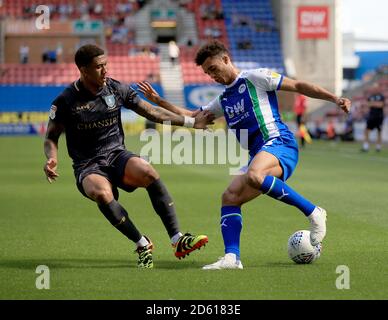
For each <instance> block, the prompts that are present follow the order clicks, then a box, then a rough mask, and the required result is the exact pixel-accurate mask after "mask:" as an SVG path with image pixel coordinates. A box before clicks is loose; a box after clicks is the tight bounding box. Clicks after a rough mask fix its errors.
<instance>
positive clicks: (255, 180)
mask: <svg viewBox="0 0 388 320" xmlns="http://www.w3.org/2000/svg"><path fill="white" fill-rule="evenodd" d="M264 179H265V175H264V174H263V173H262V172H257V171H251V170H248V172H247V173H246V182H247V184H248V185H249V186H250V187H252V188H254V189H259V188H260V187H261V185H262V184H263V181H264Z"/></svg>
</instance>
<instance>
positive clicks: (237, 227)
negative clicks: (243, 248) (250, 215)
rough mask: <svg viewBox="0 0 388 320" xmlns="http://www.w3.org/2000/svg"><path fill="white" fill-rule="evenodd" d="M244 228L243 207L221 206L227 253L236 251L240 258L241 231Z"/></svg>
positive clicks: (222, 227)
mask: <svg viewBox="0 0 388 320" xmlns="http://www.w3.org/2000/svg"><path fill="white" fill-rule="evenodd" d="M241 229H242V215H241V208H240V207H237V206H224V207H222V208H221V232H222V238H223V239H224V245H225V254H226V253H234V254H235V255H236V256H237V259H240V233H241Z"/></svg>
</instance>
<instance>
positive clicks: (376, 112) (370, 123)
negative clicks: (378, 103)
mask: <svg viewBox="0 0 388 320" xmlns="http://www.w3.org/2000/svg"><path fill="white" fill-rule="evenodd" d="M383 121H384V113H383V109H381V108H379V109H372V110H371V111H370V112H369V115H368V119H367V121H366V127H367V129H368V130H373V129H377V130H378V131H381V126H382V125H383Z"/></svg>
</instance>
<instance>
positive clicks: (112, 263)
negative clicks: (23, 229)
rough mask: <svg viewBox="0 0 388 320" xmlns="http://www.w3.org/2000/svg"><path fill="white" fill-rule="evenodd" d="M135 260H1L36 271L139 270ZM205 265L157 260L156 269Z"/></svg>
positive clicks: (12, 266) (3, 264)
mask: <svg viewBox="0 0 388 320" xmlns="http://www.w3.org/2000/svg"><path fill="white" fill-rule="evenodd" d="M136 263H137V261H136V260H134V259H128V260H124V259H122V260H118V259H86V258H73V259H65V258H63V259H47V258H42V259H14V260H0V269H1V268H10V269H22V270H31V269H33V270H35V269H36V267H37V266H39V265H46V266H48V267H49V268H50V269H78V268H79V269H87V268H91V269H120V268H121V269H137V267H136ZM202 265H203V263H200V262H196V261H178V260H177V261H173V260H155V259H154V269H166V270H167V269H171V270H173V269H174V270H177V269H200V268H201V267H202Z"/></svg>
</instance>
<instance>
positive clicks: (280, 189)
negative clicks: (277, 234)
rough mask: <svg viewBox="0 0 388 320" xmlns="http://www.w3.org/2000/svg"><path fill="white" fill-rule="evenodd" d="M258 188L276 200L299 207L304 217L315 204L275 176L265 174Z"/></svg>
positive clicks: (310, 211)
mask: <svg viewBox="0 0 388 320" xmlns="http://www.w3.org/2000/svg"><path fill="white" fill-rule="evenodd" d="M260 190H261V191H263V193H264V194H266V195H268V196H270V197H272V198H274V199H276V200H279V201H282V202H284V203H287V204H290V205H293V206H295V207H297V208H299V209H300V210H301V211H302V212H303V213H304V215H305V216H306V217H308V216H309V215H310V214H311V213H312V212H313V210H314V209H315V205H313V204H312V203H311V202H310V201H308V200H307V199H305V198H303V197H302V196H301V195H300V194H299V193H297V192H296V191H294V190H293V189H292V188H290V187H289V186H288V185H287V184H285V183H284V182H283V181H282V180H280V179H277V178H275V177H272V176H266V177H265V179H264V182H263V184H262V185H261V189H260Z"/></svg>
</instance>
